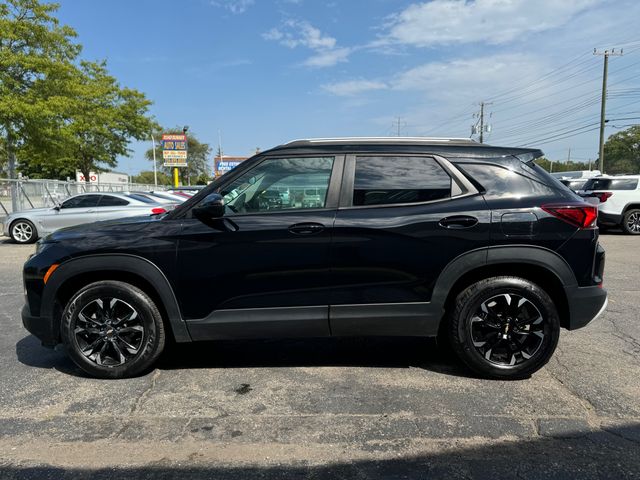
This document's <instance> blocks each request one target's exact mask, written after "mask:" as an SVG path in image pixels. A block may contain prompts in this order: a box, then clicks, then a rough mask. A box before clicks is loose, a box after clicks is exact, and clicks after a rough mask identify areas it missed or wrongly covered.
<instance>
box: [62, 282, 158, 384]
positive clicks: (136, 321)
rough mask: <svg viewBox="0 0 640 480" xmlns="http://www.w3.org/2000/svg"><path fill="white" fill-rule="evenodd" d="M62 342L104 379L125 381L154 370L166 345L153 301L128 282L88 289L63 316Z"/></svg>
mask: <svg viewBox="0 0 640 480" xmlns="http://www.w3.org/2000/svg"><path fill="white" fill-rule="evenodd" d="M61 334H62V341H63V343H64V345H65V346H66V347H67V350H68V352H69V356H70V357H71V359H72V360H73V361H74V362H75V363H76V364H77V365H78V366H79V367H80V368H81V369H82V370H84V371H85V372H87V373H89V374H90V375H93V376H95V377H99V378H125V377H131V376H135V375H138V374H140V373H142V372H144V371H146V370H147V369H149V368H150V367H151V366H152V365H153V363H154V362H155V361H156V360H157V358H158V357H159V356H160V353H161V352H162V350H163V348H164V344H165V332H164V325H163V323H162V317H161V315H160V312H159V311H158V308H157V307H156V305H155V304H154V303H153V300H151V298H150V297H149V296H148V295H147V294H146V293H145V292H143V291H142V290H140V289H139V288H137V287H134V286H133V285H129V284H128V283H124V282H116V281H102V282H97V283H92V284H90V285H87V286H86V287H84V288H83V289H82V290H80V291H79V292H78V293H76V294H75V295H74V296H73V298H71V300H70V301H69V303H68V304H67V306H66V308H65V310H64V312H63V314H62V325H61Z"/></svg>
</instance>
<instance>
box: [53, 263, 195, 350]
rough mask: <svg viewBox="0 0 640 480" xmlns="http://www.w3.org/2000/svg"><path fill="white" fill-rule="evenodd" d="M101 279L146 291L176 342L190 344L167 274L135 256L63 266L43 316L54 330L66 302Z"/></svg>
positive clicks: (54, 278)
mask: <svg viewBox="0 0 640 480" xmlns="http://www.w3.org/2000/svg"><path fill="white" fill-rule="evenodd" d="M101 280H119V281H123V282H126V283H130V284H132V285H134V286H136V287H138V288H140V289H141V290H143V291H144V292H145V293H147V294H148V295H149V296H150V297H151V298H152V299H153V301H154V302H155V303H156V305H157V307H158V309H159V310H160V313H161V314H162V316H163V320H164V321H165V322H166V324H167V327H169V328H170V330H171V332H172V333H173V336H174V338H175V340H176V342H189V341H191V337H190V335H189V332H188V331H187V327H186V325H185V323H184V321H183V320H182V317H181V315H180V309H179V307H178V302H177V300H176V298H175V295H174V293H173V289H172V288H171V285H170V284H169V281H168V280H167V278H166V277H165V275H164V273H162V271H161V270H160V269H159V268H158V267H157V266H156V265H155V264H154V263H152V262H151V261H149V260H147V259H145V258H142V257H137V256H134V255H109V254H107V255H91V256H86V257H79V258H75V259H72V260H68V261H66V262H64V263H62V264H61V265H60V266H59V267H58V269H57V270H56V274H55V275H52V277H51V279H50V280H49V281H48V282H47V285H46V287H45V289H44V292H43V298H42V310H41V316H43V317H47V318H50V319H51V321H52V322H54V331H56V332H59V329H60V315H59V314H60V313H61V311H62V309H63V308H64V305H65V304H66V302H67V301H68V300H69V299H70V298H71V297H72V296H73V294H74V293H75V292H77V291H78V290H79V289H80V288H82V287H84V286H85V285H88V284H90V283H93V282H99V281H101Z"/></svg>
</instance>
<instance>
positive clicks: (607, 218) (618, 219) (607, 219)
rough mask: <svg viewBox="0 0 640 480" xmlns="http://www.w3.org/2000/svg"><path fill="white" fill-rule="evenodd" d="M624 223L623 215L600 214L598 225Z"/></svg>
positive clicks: (601, 212) (600, 212)
mask: <svg viewBox="0 0 640 480" xmlns="http://www.w3.org/2000/svg"><path fill="white" fill-rule="evenodd" d="M621 223H622V215H618V214H616V213H606V212H603V211H599V212H598V224H600V225H620V224H621Z"/></svg>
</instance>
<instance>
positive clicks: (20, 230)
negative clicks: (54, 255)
mask: <svg viewBox="0 0 640 480" xmlns="http://www.w3.org/2000/svg"><path fill="white" fill-rule="evenodd" d="M9 235H11V239H12V240H13V241H14V242H16V243H33V242H35V241H36V240H38V231H37V230H36V226H35V225H34V224H33V223H32V222H30V221H29V220H25V219H24V218H20V219H18V220H15V221H14V222H13V223H11V226H10V227H9Z"/></svg>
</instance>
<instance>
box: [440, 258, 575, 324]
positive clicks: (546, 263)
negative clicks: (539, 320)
mask: <svg viewBox="0 0 640 480" xmlns="http://www.w3.org/2000/svg"><path fill="white" fill-rule="evenodd" d="M503 275H508V276H516V277H521V278H524V279H527V280H530V281H532V282H534V283H536V284H538V285H539V286H540V287H541V288H542V289H543V290H545V291H546V292H547V293H548V294H549V296H551V298H552V300H553V301H554V303H555V304H556V308H557V309H558V314H559V315H560V323H561V326H562V327H564V328H567V327H568V325H569V302H568V299H567V295H566V292H565V289H564V287H566V286H575V285H577V281H576V279H575V275H574V274H573V272H572V270H571V268H570V267H569V265H567V263H566V261H565V260H564V259H563V258H562V257H561V256H560V255H558V254H557V253H556V252H553V251H552V250H548V249H545V248H541V247H536V246H496V247H488V248H483V249H478V250H474V251H472V252H468V253H465V254H463V255H460V256H459V257H457V258H456V259H454V260H453V261H451V262H450V263H449V264H448V265H447V266H446V267H445V268H444V269H443V271H442V273H441V274H440V276H439V277H438V280H437V281H436V285H435V288H434V291H433V295H432V299H431V302H432V304H433V305H434V307H438V308H442V311H443V312H444V311H446V310H447V309H448V308H450V307H451V305H452V304H453V302H454V301H455V299H456V297H457V295H458V294H459V293H460V292H461V291H462V290H464V289H465V288H467V287H468V286H470V285H471V284H473V283H475V282H477V281H479V280H482V279H484V278H489V277H495V276H503Z"/></svg>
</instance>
